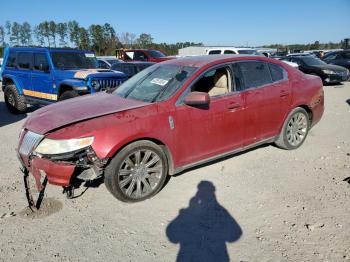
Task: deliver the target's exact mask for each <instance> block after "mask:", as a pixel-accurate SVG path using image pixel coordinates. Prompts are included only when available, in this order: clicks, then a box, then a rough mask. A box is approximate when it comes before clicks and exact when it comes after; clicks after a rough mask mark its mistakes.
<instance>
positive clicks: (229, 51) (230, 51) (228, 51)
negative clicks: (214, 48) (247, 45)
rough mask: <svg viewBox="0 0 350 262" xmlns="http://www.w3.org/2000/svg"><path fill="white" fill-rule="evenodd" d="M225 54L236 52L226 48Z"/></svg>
mask: <svg viewBox="0 0 350 262" xmlns="http://www.w3.org/2000/svg"><path fill="white" fill-rule="evenodd" d="M224 54H236V53H235V51H233V50H225V51H224Z"/></svg>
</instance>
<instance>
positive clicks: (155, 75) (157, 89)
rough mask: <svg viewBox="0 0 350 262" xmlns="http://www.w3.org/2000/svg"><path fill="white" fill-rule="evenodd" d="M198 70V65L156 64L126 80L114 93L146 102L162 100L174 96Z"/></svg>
mask: <svg viewBox="0 0 350 262" xmlns="http://www.w3.org/2000/svg"><path fill="white" fill-rule="evenodd" d="M196 70H197V68H196V67H189V66H178V65H171V64H155V65H153V66H151V67H148V68H146V69H145V70H143V71H141V72H140V73H138V74H136V75H135V76H133V77H132V78H130V79H129V80H128V81H126V82H124V83H123V84H122V85H121V86H119V87H118V89H117V90H116V91H115V92H114V94H115V95H118V96H121V97H123V98H131V99H135V100H141V101H144V102H157V101H162V100H165V99H167V98H169V97H170V96H172V95H173V94H174V93H175V92H176V91H177V90H178V89H179V88H180V87H181V86H182V85H183V84H184V83H185V81H186V80H187V79H189V77H190V76H192V75H193V73H194V72H195V71H196Z"/></svg>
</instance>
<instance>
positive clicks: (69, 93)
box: [59, 90, 79, 101]
mask: <svg viewBox="0 0 350 262" xmlns="http://www.w3.org/2000/svg"><path fill="white" fill-rule="evenodd" d="M77 96H79V94H78V93H77V92H76V91H74V90H68V91H65V92H63V94H62V95H61V96H60V98H59V101H63V100H67V99H71V98H74V97H77Z"/></svg>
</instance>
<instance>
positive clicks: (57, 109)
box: [23, 92, 149, 135]
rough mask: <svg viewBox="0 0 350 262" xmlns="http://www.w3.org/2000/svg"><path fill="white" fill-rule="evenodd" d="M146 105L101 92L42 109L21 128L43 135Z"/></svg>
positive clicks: (31, 116)
mask: <svg viewBox="0 0 350 262" xmlns="http://www.w3.org/2000/svg"><path fill="white" fill-rule="evenodd" d="M146 105H149V103H146V102H142V101H137V100H131V99H124V98H122V97H119V96H117V95H114V94H107V93H104V92H101V93H97V94H94V95H85V96H82V97H77V98H72V99H69V100H66V101H62V102H58V103H55V104H52V105H49V106H46V107H43V108H41V109H39V110H37V111H35V112H33V113H32V114H30V116H29V117H28V119H27V121H26V122H25V123H24V126H23V127H24V128H25V129H28V130H30V131H32V132H35V133H37V134H42V135H43V134H46V133H48V132H50V131H52V130H55V129H58V128H60V127H63V126H67V125H70V124H73V123H77V122H80V121H84V120H88V119H92V118H95V117H99V116H103V115H108V114H113V113H117V112H122V111H126V110H130V109H133V108H138V107H142V106H146Z"/></svg>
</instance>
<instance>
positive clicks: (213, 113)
mask: <svg viewBox="0 0 350 262" xmlns="http://www.w3.org/2000/svg"><path fill="white" fill-rule="evenodd" d="M219 70H227V72H228V73H229V76H228V88H227V92H226V93H222V94H220V93H216V94H211V92H210V90H211V88H210V87H212V84H213V83H212V82H213V80H214V79H215V74H218V72H219ZM231 76H232V70H231V67H230V65H226V66H221V67H217V68H214V69H213V68H212V69H210V70H208V71H206V73H204V74H202V75H201V76H199V77H198V78H197V79H196V80H194V81H193V84H192V85H191V86H190V87H189V88H188V89H187V90H186V91H185V92H184V93H183V94H182V95H181V96H180V98H179V100H178V102H177V108H176V113H175V115H174V118H175V119H174V125H175V130H174V132H176V137H177V140H178V141H181V143H178V144H177V145H176V146H177V148H176V153H177V154H178V155H179V157H178V158H179V159H181V163H179V165H186V164H187V163H190V162H197V161H200V160H203V159H207V158H210V157H212V156H215V155H218V154H222V153H224V152H227V151H232V150H234V149H235V148H239V147H241V142H242V138H243V128H242V127H243V126H244V114H243V98H242V95H241V94H240V93H235V92H232V84H231V82H232V77H231ZM214 81H215V80H214ZM194 91H197V92H208V93H209V94H210V99H211V101H210V104H209V107H208V108H200V107H193V106H188V105H185V104H183V100H184V99H185V97H186V95H187V94H188V93H190V92H194Z"/></svg>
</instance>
